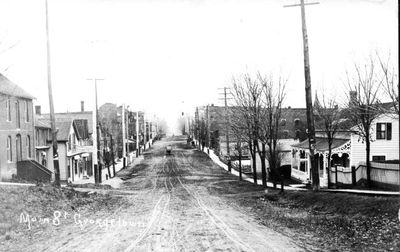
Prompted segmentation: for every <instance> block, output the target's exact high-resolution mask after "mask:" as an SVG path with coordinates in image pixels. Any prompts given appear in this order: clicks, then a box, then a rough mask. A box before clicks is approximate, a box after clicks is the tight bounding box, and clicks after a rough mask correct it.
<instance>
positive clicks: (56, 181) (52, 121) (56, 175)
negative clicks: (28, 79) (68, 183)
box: [45, 0, 60, 187]
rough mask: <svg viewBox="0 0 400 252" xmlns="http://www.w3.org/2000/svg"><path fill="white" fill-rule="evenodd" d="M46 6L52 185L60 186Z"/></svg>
mask: <svg viewBox="0 0 400 252" xmlns="http://www.w3.org/2000/svg"><path fill="white" fill-rule="evenodd" d="M45 5H46V41H47V44H46V47H47V88H48V92H49V106H50V126H51V135H52V138H51V140H52V145H53V166H54V185H55V186H57V187H59V186H60V166H59V162H58V157H57V158H56V155H57V131H56V120H55V117H54V103H53V89H52V86H51V62H50V38H49V16H48V7H47V0H46V1H45Z"/></svg>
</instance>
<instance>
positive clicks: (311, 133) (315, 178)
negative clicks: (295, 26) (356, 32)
mask: <svg viewBox="0 0 400 252" xmlns="http://www.w3.org/2000/svg"><path fill="white" fill-rule="evenodd" d="M314 4H319V2H313V3H307V4H305V3H304V0H300V4H292V5H285V6H284V7H298V6H300V8H301V25H302V31H303V50H304V77H305V91H306V107H307V129H308V144H309V149H310V160H311V172H312V184H313V190H314V191H318V190H319V187H320V185H319V171H318V168H317V165H316V163H315V158H314V150H315V127H314V113H313V106H312V96H311V74H310V58H309V51H308V35H307V26H306V14H305V7H304V6H305V5H314Z"/></svg>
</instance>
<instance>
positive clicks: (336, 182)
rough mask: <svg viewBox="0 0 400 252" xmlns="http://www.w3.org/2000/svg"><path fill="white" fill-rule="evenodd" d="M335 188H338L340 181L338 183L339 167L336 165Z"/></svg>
mask: <svg viewBox="0 0 400 252" xmlns="http://www.w3.org/2000/svg"><path fill="white" fill-rule="evenodd" d="M335 187H336V188H338V181H337V165H335Z"/></svg>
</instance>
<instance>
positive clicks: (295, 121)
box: [294, 118, 300, 126]
mask: <svg viewBox="0 0 400 252" xmlns="http://www.w3.org/2000/svg"><path fill="white" fill-rule="evenodd" d="M299 124H300V119H299V118H296V119H294V125H295V126H299Z"/></svg>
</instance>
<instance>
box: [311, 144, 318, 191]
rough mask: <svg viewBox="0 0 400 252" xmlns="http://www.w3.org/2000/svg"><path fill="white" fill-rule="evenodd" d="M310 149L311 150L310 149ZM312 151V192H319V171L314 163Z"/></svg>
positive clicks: (312, 152)
mask: <svg viewBox="0 0 400 252" xmlns="http://www.w3.org/2000/svg"><path fill="white" fill-rule="evenodd" d="M310 149H311V148H310ZM315 160H316V159H315V156H314V151H311V150H310V161H311V174H312V187H313V191H319V187H320V185H319V184H320V183H319V170H318V166H317V163H316V162H315Z"/></svg>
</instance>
